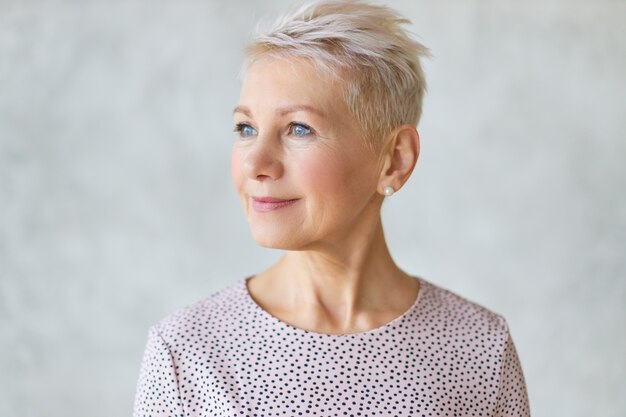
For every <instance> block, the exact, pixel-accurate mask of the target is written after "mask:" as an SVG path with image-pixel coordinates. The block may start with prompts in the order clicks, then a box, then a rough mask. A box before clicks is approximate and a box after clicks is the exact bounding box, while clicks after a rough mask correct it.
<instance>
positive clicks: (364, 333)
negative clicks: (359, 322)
mask: <svg viewBox="0 0 626 417" xmlns="http://www.w3.org/2000/svg"><path fill="white" fill-rule="evenodd" d="M254 276H255V275H248V276H246V277H244V278H243V279H241V280H240V286H241V287H242V290H243V293H244V296H245V298H246V300H247V302H248V303H250V304H251V305H252V308H253V309H254V310H255V311H257V312H258V313H259V314H261V315H262V316H264V317H266V318H267V319H269V320H270V321H272V322H274V323H276V324H278V325H280V326H281V327H283V328H286V329H288V330H291V331H293V332H296V333H299V334H303V335H310V336H316V337H338V338H341V337H344V338H345V337H350V336H352V337H355V336H357V337H358V336H368V335H374V334H378V333H381V332H383V331H384V330H386V329H388V328H390V327H392V326H394V325H396V324H398V323H400V322H401V321H402V320H403V319H405V318H406V317H407V316H408V315H409V314H411V313H412V312H413V310H415V309H416V308H417V306H418V305H419V304H420V302H421V300H422V294H423V293H424V289H425V288H426V284H427V282H426V281H425V280H424V279H423V278H421V277H419V276H417V275H411V277H412V278H414V279H416V280H417V281H418V282H419V288H418V291H417V297H415V300H414V301H413V303H412V304H411V306H410V307H409V308H408V309H407V310H405V311H404V312H403V313H402V314H400V315H399V316H397V317H395V318H394V319H392V320H391V321H388V322H387V323H384V324H382V325H380V326H378V327H375V328H373V329H370V330H365V331H362V332H355V333H320V332H315V331H312V330H306V329H302V328H300V327H296V326H294V325H292V324H289V323H287V322H286V321H283V320H281V319H279V318H278V317H276V316H273V315H272V314H271V313H269V312H268V311H266V310H265V309H264V308H262V307H261V306H260V305H259V304H258V303H257V302H256V301H255V300H254V298H252V295H251V294H250V291H249V290H248V281H249V280H250V279H252V278H253V277H254Z"/></svg>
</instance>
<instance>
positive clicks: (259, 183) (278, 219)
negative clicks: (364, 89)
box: [231, 58, 382, 250]
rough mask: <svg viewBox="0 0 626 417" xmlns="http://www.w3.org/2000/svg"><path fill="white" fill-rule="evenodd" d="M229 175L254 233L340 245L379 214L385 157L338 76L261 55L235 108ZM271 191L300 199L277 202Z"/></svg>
mask: <svg viewBox="0 0 626 417" xmlns="http://www.w3.org/2000/svg"><path fill="white" fill-rule="evenodd" d="M233 117H234V125H235V128H236V133H235V138H234V141H235V142H234V145H233V148H232V153H231V175H232V181H233V184H234V185H235V188H236V190H237V193H238V195H239V198H240V200H241V203H242V205H243V209H244V213H245V215H246V217H247V219H248V223H249V226H250V228H251V232H252V235H253V237H254V239H255V240H256V241H257V242H258V243H259V244H260V245H262V246H265V247H271V248H276V249H287V250H296V249H300V250H302V249H306V248H307V247H311V245H315V244H319V243H329V242H334V243H341V242H342V239H344V238H346V237H347V236H348V235H349V234H351V233H353V231H354V229H355V226H358V225H359V224H364V223H363V222H367V221H369V219H374V218H375V217H376V216H378V215H379V212H380V203H381V201H382V196H381V195H380V194H378V193H377V191H376V190H377V185H378V178H379V161H378V157H377V156H376V155H372V154H371V153H370V152H368V151H367V149H366V148H365V146H364V145H363V142H362V139H361V136H360V133H359V126H358V124H357V122H356V120H355V119H354V118H353V117H352V116H351V114H350V113H349V111H348V108H347V106H346V105H345V103H344V102H343V100H342V99H341V98H340V93H339V85H338V84H337V81H333V80H331V79H330V78H327V77H326V76H324V75H323V74H321V73H319V72H318V71H316V70H315V69H314V68H313V67H312V66H310V64H309V63H308V62H307V61H305V60H299V59H290V60H277V59H273V58H263V59H261V60H258V61H256V62H255V63H254V64H252V66H251V67H250V68H249V69H248V71H247V73H246V76H245V79H244V80H243V83H242V86H241V95H240V97H239V103H238V105H237V107H236V108H235V111H234V116H233ZM263 197H271V198H277V199H284V200H295V201H293V202H291V203H289V204H283V205H277V204H267V203H262V202H255V198H263Z"/></svg>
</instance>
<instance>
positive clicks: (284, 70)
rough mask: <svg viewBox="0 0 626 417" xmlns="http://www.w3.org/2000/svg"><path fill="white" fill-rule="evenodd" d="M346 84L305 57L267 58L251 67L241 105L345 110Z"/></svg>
mask: <svg viewBox="0 0 626 417" xmlns="http://www.w3.org/2000/svg"><path fill="white" fill-rule="evenodd" d="M340 88H342V85H341V83H340V81H339V80H338V79H337V78H335V77H332V76H331V75H330V74H327V73H325V72H322V71H320V70H318V69H317V68H316V67H315V66H314V65H313V64H312V63H311V62H310V61H309V60H307V59H301V58H295V59H294V58H282V59H279V58H273V57H264V58H260V59H258V60H256V61H255V62H254V63H252V65H251V66H250V67H249V68H248V70H247V71H246V73H245V77H244V79H243V82H242V86H241V95H240V100H239V101H240V104H244V105H250V106H254V105H260V104H262V105H263V106H265V107H267V106H279V105H280V106H283V105H295V104H297V105H304V106H313V107H317V108H319V109H321V110H326V111H328V110H330V109H333V110H338V109H339V108H342V107H343V100H342V95H341V94H339V91H340Z"/></svg>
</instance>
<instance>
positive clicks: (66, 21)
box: [0, 0, 626, 417]
mask: <svg viewBox="0 0 626 417" xmlns="http://www.w3.org/2000/svg"><path fill="white" fill-rule="evenodd" d="M386 3H387V4H389V5H391V6H393V7H395V8H397V9H399V10H401V11H402V12H403V13H405V14H406V15H407V16H408V17H409V18H410V19H411V20H412V21H413V23H414V25H413V27H412V30H413V31H414V32H415V33H416V34H418V35H419V36H420V39H421V40H422V41H423V42H424V43H425V44H426V45H427V46H429V47H430V48H431V49H432V51H433V54H434V58H433V59H432V60H430V61H427V62H426V63H425V67H426V74H427V78H428V81H429V92H428V94H427V97H426V101H425V105H424V106H425V107H424V115H423V119H422V122H421V124H420V126H419V131H420V134H421V139H422V151H421V155H420V160H419V162H418V166H417V167H416V169H415V171H414V172H413V176H412V178H411V180H410V181H409V182H408V183H407V184H406V186H405V187H404V188H403V189H402V190H401V191H400V192H399V193H397V194H396V195H394V197H393V198H392V199H391V200H390V201H388V202H387V203H386V204H385V210H384V213H383V215H384V222H385V227H386V233H387V237H388V241H389V245H390V247H391V250H392V254H393V255H394V257H395V259H396V260H397V262H398V264H399V265H400V266H401V267H402V268H403V269H405V270H406V271H409V272H411V273H414V274H419V275H421V276H423V277H424V278H426V279H428V280H430V281H432V282H434V283H436V284H438V285H441V286H443V287H446V288H449V289H451V290H453V291H455V292H457V293H458V294H460V295H463V296H465V297H466V298H469V299H471V300H473V301H475V302H478V303H480V304H482V305H484V306H486V307H488V308H490V309H491V310H493V311H496V312H498V313H501V314H503V315H504V316H505V317H506V318H507V320H508V322H509V325H510V326H511V330H512V332H513V337H514V340H515V342H516V346H517V349H518V353H519V355H520V358H521V361H522V365H523V368H524V372H525V375H526V379H527V384H528V389H529V398H530V402H531V409H532V412H533V415H534V416H537V417H538V416H552V417H583V416H584V417H587V416H589V415H596V416H605V417H610V416H613V417H617V416H623V415H624V413H626V397H624V395H623V393H624V389H625V384H626V383H625V381H626V358H625V355H624V352H626V325H625V323H626V307H625V302H626V261H625V259H624V258H625V256H624V254H626V192H625V190H626V167H625V165H624V164H623V159H624V156H626V141H625V140H624V139H625V137H624V131H626V106H625V104H624V97H625V96H626V80H625V75H624V74H626V25H624V16H626V2H624V1H610V0H596V1H593V2H589V1H582V0H574V1H572V0H532V1H525V2H518V1H512V0H510V1H509V0H507V1H502V0H500V1H495V0H494V1H487V0H481V1H478V0H476V1H445V2H433V1H424V0H422V1H415V0H407V1H399V0H397V1H391V0H389V1H387V2H386ZM289 4H292V2H290V1H270V2H266V4H261V2H255V1H219V2H218V1H215V0H205V1H164V0H158V1H157V0H150V1H148V0H137V1H118V2H115V1H111V0H107V1H101V2H96V1H80V2H79V1H70V0H65V1H10V0H0V328H1V334H2V336H1V340H0V415H1V416H15V417H31V416H48V417H53V416H64V417H68V416H84V415H89V416H92V417H98V416H114V415H115V416H122V415H130V413H131V411H132V401H133V397H134V390H135V383H136V378H137V375H138V370H139V364H140V359H141V354H142V351H143V347H144V343H145V338H146V336H147V329H148V326H149V325H151V324H153V323H155V322H156V321H157V320H158V319H160V318H161V317H163V316H165V315H166V314H168V313H170V312H172V311H174V310H175V309H178V308H181V307H183V306H185V305H187V304H190V303H192V302H194V301H196V300H198V299H199V298H201V297H203V296H205V295H207V294H209V293H211V292H213V291H216V290H218V289H220V288H222V287H224V286H225V285H228V284H230V283H231V282H233V281H234V280H235V279H239V278H240V277H242V276H243V275H244V274H250V273H254V272H255V271H258V270H260V269H264V268H265V267H266V266H268V265H269V264H270V263H271V262H273V261H274V260H275V259H276V258H278V256H279V255H280V253H278V252H276V251H271V250H268V249H264V248H261V247H258V246H257V245H256V244H255V243H254V241H253V240H252V239H251V237H250V235H249V232H248V228H247V223H246V221H245V218H244V216H243V213H242V210H241V207H240V206H239V202H238V200H237V197H236V195H235V192H234V190H233V189H232V187H231V183H230V177H229V175H230V172H229V166H228V163H229V158H228V155H229V152H230V146H231V143H232V141H233V140H234V134H233V133H232V126H231V121H232V118H231V111H232V108H233V107H234V105H235V104H236V101H237V99H238V94H239V85H238V81H237V79H236V72H237V70H238V69H239V62H240V48H241V46H242V45H243V42H244V41H245V39H246V36H247V34H248V33H249V31H250V29H251V28H252V25H253V24H254V23H255V22H256V21H257V19H258V18H259V17H261V16H269V17H270V18H271V17H273V16H275V15H276V14H277V13H279V12H281V11H283V10H284V9H285V8H286V7H287V6H288V5H289Z"/></svg>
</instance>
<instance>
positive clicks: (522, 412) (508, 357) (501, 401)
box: [493, 319, 530, 417]
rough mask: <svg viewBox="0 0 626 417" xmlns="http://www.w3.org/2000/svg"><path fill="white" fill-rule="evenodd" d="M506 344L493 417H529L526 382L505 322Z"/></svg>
mask: <svg viewBox="0 0 626 417" xmlns="http://www.w3.org/2000/svg"><path fill="white" fill-rule="evenodd" d="M503 322H504V325H505V328H506V342H505V344H504V351H503V353H502V362H501V367H500V383H499V385H498V394H497V396H496V406H495V410H494V414H493V416H494V417H513V416H515V417H530V408H529V405H528V393H527V391H526V381H525V379H524V373H523V371H522V365H521V363H520V360H519V357H518V355H517V350H516V349H515V344H514V343H513V338H512V337H511V333H510V331H509V327H508V325H507V324H506V321H505V320H504V319H503Z"/></svg>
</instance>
